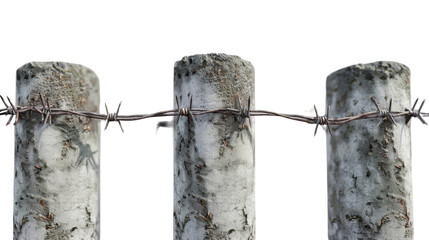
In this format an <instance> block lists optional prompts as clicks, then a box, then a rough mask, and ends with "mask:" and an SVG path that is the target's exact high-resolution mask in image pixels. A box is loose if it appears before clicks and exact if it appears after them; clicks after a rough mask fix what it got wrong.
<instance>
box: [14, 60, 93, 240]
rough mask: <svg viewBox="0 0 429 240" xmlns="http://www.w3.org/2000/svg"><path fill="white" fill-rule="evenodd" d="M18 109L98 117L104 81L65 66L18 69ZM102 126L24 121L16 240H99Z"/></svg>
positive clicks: (19, 128)
mask: <svg viewBox="0 0 429 240" xmlns="http://www.w3.org/2000/svg"><path fill="white" fill-rule="evenodd" d="M16 83H17V94H16V103H17V104H18V105H27V106H28V105H33V106H39V107H41V106H42V105H41V102H40V99H39V96H40V94H41V95H42V96H43V98H44V100H45V103H46V99H47V98H49V101H50V104H51V107H55V108H63V109H76V110H84V111H92V112H98V106H99V87H98V78H97V76H96V75H95V73H94V72H93V71H91V70H90V69H88V68H86V67H84V66H81V65H77V64H69V63H62V62H33V63H28V64H26V65H24V66H22V67H21V68H19V69H18V70H17V82H16ZM99 136H100V133H99V124H98V122H97V121H94V120H90V119H86V118H80V117H74V116H54V117H53V118H52V125H49V124H46V125H44V124H43V123H42V119H41V116H40V114H38V113H33V114H32V116H31V117H30V116H29V114H28V113H27V115H20V119H19V122H18V124H17V125H16V127H15V147H16V149H15V150H16V152H15V185H14V203H15V204H14V239H99Z"/></svg>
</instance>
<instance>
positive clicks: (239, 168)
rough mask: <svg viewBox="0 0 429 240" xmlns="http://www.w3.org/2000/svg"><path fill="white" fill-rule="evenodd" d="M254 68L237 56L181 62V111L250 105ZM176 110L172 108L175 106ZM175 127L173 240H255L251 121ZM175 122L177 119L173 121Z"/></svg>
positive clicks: (221, 119) (200, 120) (205, 119)
mask: <svg viewBox="0 0 429 240" xmlns="http://www.w3.org/2000/svg"><path fill="white" fill-rule="evenodd" d="M254 86H255V84H254V69H253V67H252V65H251V64H250V62H247V61H244V60H242V59H241V58H239V57H237V56H229V55H225V54H208V55H195V56H190V57H184V58H183V59H182V60H181V61H178V62H176V64H175V68H174V94H175V95H177V97H178V98H179V102H180V105H181V107H184V108H189V105H190V99H191V97H192V98H193V104H192V105H193V106H192V108H200V109H201V108H204V109H216V108H225V107H228V108H235V103H236V100H237V98H240V99H241V101H242V103H243V105H244V104H245V103H246V105H247V99H248V97H251V101H252V104H251V105H252V106H253V103H254V99H255V98H254V91H255V87H254ZM175 105H176V104H175ZM195 119H196V123H195V124H194V123H193V121H192V120H191V121H189V120H188V118H186V117H183V116H181V117H179V119H178V120H179V121H178V124H177V125H176V124H175V126H174V239H183V240H185V239H186V240H188V239H189V240H201V239H237V240H239V239H254V238H255V237H254V235H255V193H254V186H255V185H254V184H255V182H254V167H255V153H254V151H255V142H254V126H255V125H254V122H253V121H252V126H251V127H250V128H249V126H248V125H249V124H248V122H247V121H248V120H247V121H246V127H245V128H240V122H241V121H240V118H239V117H237V116H231V115H228V116H226V115H222V114H210V115H203V116H195ZM176 120H177V119H175V121H176Z"/></svg>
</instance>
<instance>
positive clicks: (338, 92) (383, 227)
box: [326, 62, 413, 239]
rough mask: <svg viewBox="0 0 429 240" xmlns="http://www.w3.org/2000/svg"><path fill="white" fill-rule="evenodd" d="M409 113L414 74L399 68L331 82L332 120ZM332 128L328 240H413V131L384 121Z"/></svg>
mask: <svg viewBox="0 0 429 240" xmlns="http://www.w3.org/2000/svg"><path fill="white" fill-rule="evenodd" d="M371 97H374V98H375V99H376V101H377V102H378V104H379V105H380V106H381V107H383V108H388V105H389V101H390V99H391V98H392V99H393V105H392V111H403V110H404V109H405V108H409V107H410V104H411V103H410V71H409V69H408V68H407V67H406V66H404V65H402V64H399V63H395V62H375V63H370V64H358V65H354V66H350V67H347V68H344V69H341V70H339V71H336V72H334V73H332V74H331V75H330V76H329V77H328V79H327V99H326V104H327V105H330V106H331V116H332V117H336V118H338V117H344V116H350V115H358V114H361V113H364V112H370V111H376V107H375V106H374V104H373V103H372V101H371V100H370V98H371ZM378 121H379V120H377V119H371V120H360V121H353V122H350V123H348V124H345V125H342V126H338V127H335V126H332V130H333V131H332V137H331V136H329V134H328V135H327V150H328V151H327V152H328V204H329V205H328V212H329V239H412V237H413V211H412V187H411V143H410V127H409V124H408V125H406V124H405V119H404V117H401V118H395V121H396V122H397V124H398V126H394V125H393V124H392V123H391V122H390V121H388V120H387V119H384V120H383V121H382V123H381V124H380V126H377V122H378Z"/></svg>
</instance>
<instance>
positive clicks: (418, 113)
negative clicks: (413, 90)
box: [405, 98, 428, 125]
mask: <svg viewBox="0 0 429 240" xmlns="http://www.w3.org/2000/svg"><path fill="white" fill-rule="evenodd" d="M418 101H419V99H418V98H417V99H416V101H415V102H414V105H413V108H411V110H409V109H408V108H405V111H407V112H408V113H409V115H408V116H407V117H406V119H405V124H408V122H409V121H410V119H411V118H412V117H416V118H418V119H419V120H420V121H421V122H422V123H423V124H425V125H428V124H427V123H426V121H425V120H424V119H423V117H422V114H421V111H422V108H423V105H424V104H425V101H426V99H424V100H423V102H422V103H421V104H420V108H419V109H418V110H414V108H415V107H416V105H417V102H418Z"/></svg>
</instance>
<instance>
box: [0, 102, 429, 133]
mask: <svg viewBox="0 0 429 240" xmlns="http://www.w3.org/2000/svg"><path fill="white" fill-rule="evenodd" d="M39 97H40V103H41V105H42V106H41V107H40V106H39V107H37V106H15V105H14V104H13V103H12V101H11V100H10V99H9V97H7V100H8V102H9V104H10V105H9V104H7V102H6V101H5V100H4V98H3V97H2V96H1V95H0V99H1V100H2V102H3V104H4V105H5V107H6V108H2V109H0V115H5V116H7V115H10V118H9V120H8V121H7V123H6V125H9V124H10V123H11V121H12V119H13V117H14V116H15V122H14V125H16V124H17V123H18V121H19V119H20V116H22V115H23V114H24V113H27V112H29V113H30V116H31V114H32V113H33V112H36V113H39V114H40V115H41V116H42V122H43V123H44V124H46V123H47V121H48V120H49V124H51V123H52V116H61V115H75V116H81V117H86V118H90V119H98V120H105V121H106V126H105V129H107V127H108V126H109V123H110V122H118V124H119V126H120V128H121V130H122V132H123V131H124V129H123V128H122V124H121V121H136V120H142V119H146V118H154V117H168V116H178V118H177V120H176V121H177V122H178V121H179V117H180V116H185V117H187V118H188V121H192V122H193V123H194V124H196V120H195V116H200V115H205V114H226V115H236V116H239V117H240V118H241V122H240V126H241V127H243V128H244V127H245V126H246V125H245V122H246V120H248V121H249V126H250V127H251V126H252V125H251V124H252V123H251V121H250V117H256V116H277V117H283V118H286V119H290V120H294V121H300V122H305V123H308V124H316V128H315V130H314V135H316V133H317V129H318V126H319V125H321V126H323V125H326V127H327V129H328V132H329V133H330V134H331V135H332V132H331V127H330V126H332V125H342V124H345V123H349V122H351V121H356V120H363V119H374V118H378V119H379V121H378V124H377V126H378V125H380V123H381V122H382V121H384V119H388V120H389V121H390V122H392V123H393V124H395V125H396V121H395V118H396V117H401V116H404V117H405V123H406V124H408V122H409V121H410V119H411V118H413V117H414V118H418V119H419V120H420V121H421V122H422V123H423V124H426V125H427V123H426V121H425V120H424V119H423V117H428V116H429V113H423V112H421V110H422V108H423V105H424V103H425V101H424V100H423V102H422V103H421V105H420V107H419V109H415V107H416V105H417V103H418V100H419V99H417V100H416V101H415V102H414V105H413V107H412V108H411V110H409V109H408V108H405V110H404V111H392V99H390V102H389V107H388V108H386V109H384V108H381V107H380V106H379V105H378V103H377V102H376V101H375V99H374V98H373V97H371V101H372V102H373V103H374V105H375V107H376V111H372V112H366V113H362V114H359V115H356V116H348V117H340V118H332V117H330V116H329V115H330V106H328V109H327V112H326V115H323V116H319V113H318V112H317V108H316V105H314V111H315V113H316V116H315V117H311V116H303V115H297V114H284V113H276V112H272V111H266V110H251V106H250V97H249V98H248V101H247V106H242V104H241V100H240V99H239V98H238V108H237V109H234V108H218V109H195V108H192V96H191V99H190V104H189V108H185V107H183V106H181V105H180V104H179V100H178V98H177V96H176V99H175V100H176V105H177V108H176V109H173V110H166V111H160V112H156V113H151V114H136V115H119V109H120V107H121V103H119V105H118V108H117V110H116V112H113V113H110V112H109V110H108V108H107V104H106V105H105V106H106V114H99V113H94V112H87V111H72V110H65V109H60V108H53V107H51V105H50V102H49V98H46V102H45V100H44V99H43V97H42V95H39ZM177 122H176V123H177ZM161 126H162V125H161Z"/></svg>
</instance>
